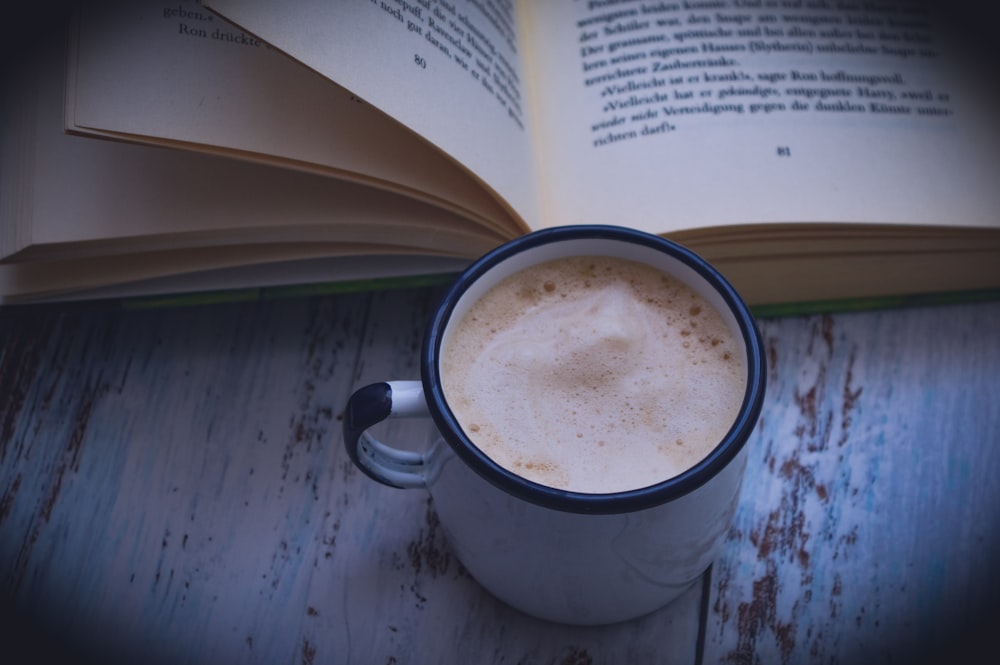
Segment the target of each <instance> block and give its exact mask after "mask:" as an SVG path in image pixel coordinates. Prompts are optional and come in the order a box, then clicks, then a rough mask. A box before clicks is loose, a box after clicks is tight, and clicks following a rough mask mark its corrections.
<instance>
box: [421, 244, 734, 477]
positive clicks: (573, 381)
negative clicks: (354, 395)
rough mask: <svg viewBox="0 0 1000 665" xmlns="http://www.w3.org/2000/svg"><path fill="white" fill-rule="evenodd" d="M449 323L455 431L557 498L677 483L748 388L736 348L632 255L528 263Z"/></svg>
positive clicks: (705, 313) (728, 421) (714, 317)
mask: <svg viewBox="0 0 1000 665" xmlns="http://www.w3.org/2000/svg"><path fill="white" fill-rule="evenodd" d="M454 326H455V329H454V332H453V333H452V335H451V337H450V341H449V344H448V346H447V347H446V348H444V349H443V351H442V357H441V381H442V387H443V390H444V395H445V398H446V399H447V400H448V403H449V405H450V406H451V409H452V411H453V412H454V414H455V416H456V418H457V420H458V422H459V424H460V425H461V427H462V429H463V430H465V432H466V434H467V435H468V436H469V438H470V440H471V441H472V442H473V443H474V444H475V445H476V446H477V447H478V448H480V449H481V450H482V451H483V452H484V453H485V454H487V455H488V456H490V457H491V458H492V459H493V460H495V461H496V462H497V463H498V464H500V465H502V466H503V467H505V468H507V469H508V470H510V471H512V472H513V473H516V474H518V475H520V476H523V477H524V478H526V479H528V480H532V481H534V482H537V483H541V484H543V485H548V486H550V487H555V488H559V489H564V490H571V491H575V492H587V493H608V492H620V491H624V490H631V489H636V488H639V487H647V486H650V485H654V484H655V483H657V482H660V481H662V480H665V479H667V478H670V477H673V476H676V475H678V474H679V473H681V472H682V471H684V470H685V469H687V468H689V467H691V466H693V465H694V464H695V463H697V462H698V461H699V460H701V459H702V458H704V457H705V456H706V455H708V453H709V452H711V450H712V449H713V448H715V446H717V445H718V444H719V442H720V441H722V439H723V437H724V436H725V434H726V432H727V431H728V430H729V428H730V427H731V426H732V424H733V422H734V421H735V420H736V415H737V414H738V413H739V410H740V406H741V404H742V402H743V394H744V392H745V390H746V363H745V359H744V354H743V352H742V350H741V349H740V348H739V345H740V344H741V343H742V342H740V341H739V340H737V339H736V338H735V337H734V336H733V334H732V333H731V332H730V330H729V329H728V327H727V326H726V324H725V323H724V322H723V320H722V317H721V316H720V314H719V313H718V312H717V311H716V310H715V308H714V307H713V306H712V305H711V304H710V303H709V302H708V301H706V300H705V299H704V298H702V297H701V296H700V295H699V294H698V293H696V292H695V291H694V290H692V289H691V288H690V287H689V286H687V285H686V284H685V283H684V282H682V281H680V280H679V279H677V278H675V277H672V276H671V275H669V274H666V273H664V272H662V271H661V270H658V269H656V268H653V267H651V266H649V265H647V264H645V263H639V262H637V261H632V260H628V259H623V258H616V257H608V256H571V257H566V258H561V259H555V260H553V261H549V262H546V263H541V264H537V265H533V266H530V267H528V268H525V269H524V270H522V271H520V272H518V273H515V274H513V275H510V276H508V277H506V278H505V279H504V280H503V281H501V282H500V283H499V284H497V285H496V286H494V287H492V288H491V289H490V290H489V291H488V292H487V293H486V294H484V295H483V296H482V297H480V298H479V299H478V300H477V301H476V302H475V303H474V304H473V305H472V306H471V307H470V309H469V310H468V311H467V312H466V313H465V315H464V316H463V317H462V319H461V321H459V322H458V323H456V324H454Z"/></svg>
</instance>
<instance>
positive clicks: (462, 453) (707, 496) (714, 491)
mask: <svg viewBox="0 0 1000 665" xmlns="http://www.w3.org/2000/svg"><path fill="white" fill-rule="evenodd" d="M587 255H603V256H612V257H617V258H624V259H629V260H634V261H640V262H643V263H647V264H649V265H651V266H653V267H655V268H657V269H659V270H661V271H663V272H665V273H667V274H669V275H672V276H673V277H675V278H678V279H680V280H681V281H683V282H684V283H685V284H686V285H687V286H689V287H690V288H691V289H693V290H694V291H695V292H696V293H698V294H699V295H700V296H701V297H702V298H704V299H705V300H706V301H708V302H709V303H710V304H711V305H712V306H713V307H714V308H715V309H716V311H717V312H718V313H719V314H720V315H721V316H722V318H723V320H724V321H725V322H726V324H727V326H728V327H729V329H730V331H731V332H732V333H733V335H734V336H735V337H736V338H737V339H739V340H742V350H743V351H744V353H745V361H746V363H745V365H746V368H747V370H746V371H747V377H746V390H745V393H744V399H743V403H742V406H741V408H740V411H739V414H738V415H737V417H736V419H735V421H734V422H733V424H732V426H731V428H730V429H729V430H728V432H727V434H726V435H725V436H724V437H723V439H722V440H721V441H720V442H719V444H718V445H717V446H716V447H715V448H714V449H713V450H712V451H711V452H710V453H709V454H708V455H706V456H705V457H704V458H703V459H702V460H700V461H698V462H697V463H695V464H694V465H693V466H691V467H690V468H688V469H686V470H685V471H683V472H681V473H680V474H678V475H676V476H674V477H671V478H667V479H664V480H663V481H662V482H659V483H656V484H653V485H649V486H645V487H638V488H635V489H630V490H627V491H621V492H613V493H606V494H590V493H583V492H574V491H568V490H564V489H558V488H554V487H548V486H545V485H542V484H540V483H538V482H534V481H530V480H527V479H525V478H523V477H521V476H519V475H517V474H516V473H514V472H512V471H510V470H509V469H506V468H504V467H503V466H501V465H499V464H498V463H496V462H495V461H494V460H493V459H491V458H490V457H489V456H488V455H486V454H485V453H484V452H483V451H482V450H480V449H479V448H478V447H477V446H476V445H475V444H474V443H473V441H472V440H471V439H470V437H469V436H468V435H467V433H466V432H465V431H463V428H462V426H461V424H460V423H459V421H458V419H457V418H456V417H455V415H454V413H453V412H452V409H451V407H450V405H449V404H448V400H447V399H446V397H445V394H444V391H443V389H442V381H441V374H440V371H441V369H440V359H441V356H442V352H443V349H444V348H446V347H447V344H448V343H449V340H450V336H451V334H452V333H453V331H454V326H453V323H454V322H457V321H459V320H460V319H461V317H462V315H463V314H464V313H465V311H467V309H468V308H469V307H470V306H471V304H472V303H474V302H475V301H476V300H478V299H479V298H480V297H481V296H482V295H483V294H484V293H485V292H486V291H488V290H489V289H490V288H491V287H492V286H494V285H495V284H497V283H498V282H500V281H501V280H502V279H503V278H505V277H506V276H508V275H511V274H513V273H515V272H517V271H519V270H522V269H524V268H526V267H529V266H531V265H534V264H536V263H541V262H545V261H549V260H553V259H557V258H561V257H565V256H587ZM765 382H766V368H765V358H764V353H763V342H762V340H761V337H760V333H759V331H758V330H757V327H756V324H755V321H754V319H753V317H752V315H751V313H750V311H749V308H748V307H747V305H746V304H745V303H744V302H743V300H742V299H741V298H740V297H739V295H738V294H737V293H736V291H735V290H734V289H733V287H732V286H731V285H730V284H729V283H728V282H727V281H726V280H725V279H724V278H723V277H722V275H721V274H720V273H718V271H716V270H715V269H714V268H713V267H712V266H711V265H709V264H708V263H707V262H706V261H704V260H703V259H702V258H701V257H699V256H697V255H695V254H694V253H692V252H690V251H689V250H687V249H686V248H684V247H682V246H680V245H677V244H676V243H672V242H670V241H667V240H664V239H662V238H659V237H657V236H651V235H648V234H645V233H641V232H638V231H635V230H632V229H626V228H622V227H609V226H573V227H557V228H553V229H546V230H544V231H539V232H535V233H533V234H529V235H527V236H524V237H522V238H519V239H518V240H515V241H513V242H511V243H507V244H506V245H504V246H502V247H500V248H498V249H496V250H494V251H493V252H490V253H489V254H487V255H486V256H484V257H482V258H481V259H479V260H478V261H477V262H475V263H474V264H473V265H472V266H470V267H469V269H467V270H466V271H465V272H464V273H463V274H462V275H461V276H460V277H459V278H458V280H457V281H456V283H455V284H454V285H453V286H452V288H451V289H449V290H448V292H447V293H446V294H445V296H444V298H443V299H442V302H441V304H440V306H439V307H438V309H437V310H436V311H435V313H434V316H433V317H432V320H431V322H430V324H429V325H428V328H427V332H426V334H425V339H424V346H423V349H422V355H421V377H420V381H419V382H418V381H414V380H404V381H388V382H384V383H380V384H372V385H370V386H366V387H365V388H362V389H360V390H358V391H356V392H355V393H354V395H352V397H351V400H350V401H349V403H348V406H347V409H346V410H345V419H344V440H345V444H346V446H347V449H348V452H349V454H350V456H351V459H352V460H353V461H354V463H355V464H356V465H357V466H358V467H359V468H360V469H361V470H362V471H364V472H365V473H366V474H367V475H369V476H370V477H371V478H373V479H375V480H378V481H379V482H382V483H385V484H388V485H393V486H396V487H401V488H424V489H426V490H427V491H429V492H430V494H431V496H432V497H433V500H434V506H435V510H436V511H437V514H438V516H439V519H440V521H441V525H442V527H443V529H444V531H445V533H446V534H447V537H448V540H449V542H450V543H451V545H452V547H453V548H454V550H455V553H456V555H457V556H458V558H459V559H460V560H461V562H462V564H463V565H464V566H465V568H466V569H467V570H468V571H469V572H470V574H471V575H472V576H473V577H474V578H475V579H476V580H478V581H479V583H480V584H482V586H483V587H485V588H486V589H487V590H489V591H490V592H491V593H492V594H494V595H495V596H496V597H498V598H499V599H500V600H502V601H504V602H506V603H508V604H510V605H511V606H513V607H516V608H518V609H520V610H522V611H524V612H526V613H528V614H531V615H534V616H537V617H540V618H543V619H546V620H550V621H556V622H560V623H569V624H585V625H594V624H605V623H613V622H618V621H623V620H626V619H631V618H634V617H638V616H641V615H644V614H647V613H649V612H651V611H653V610H655V609H658V608H660V607H662V606H664V605H665V604H667V603H669V602H670V601H671V600H673V599H675V598H676V597H677V596H678V595H680V594H681V593H683V592H684V591H685V590H686V589H688V588H690V586H691V585H692V584H693V583H695V582H696V581H697V580H698V579H699V577H700V576H701V575H702V573H704V571H705V570H706V569H707V568H708V566H710V565H711V563H712V561H713V560H714V559H715V558H716V557H717V556H718V552H719V547H720V546H721V543H722V541H723V539H724V537H725V534H726V532H727V531H728V529H729V527H730V524H731V521H732V517H733V513H734V511H735V506H736V502H737V497H738V494H739V490H740V485H741V479H742V477H743V470H744V467H745V464H746V450H745V445H744V444H745V443H746V441H747V439H748V438H749V437H750V434H751V432H752V430H753V429H754V427H755V425H756V421H757V419H758V417H759V413H760V408H761V404H762V402H763V397H764V388H765ZM428 415H429V416H430V417H431V418H432V419H433V421H434V424H435V426H436V427H437V429H438V431H439V433H440V435H441V436H440V440H439V441H438V442H437V444H436V445H434V446H432V448H431V449H430V450H428V451H427V452H425V453H412V452H404V451H402V450H399V449H397V448H394V447H393V446H390V445H386V444H384V443H382V442H379V441H377V440H375V439H373V438H372V437H371V436H370V435H369V434H368V432H367V431H366V429H367V428H368V427H369V426H371V425H372V424H374V423H375V422H378V421H379V420H382V419H384V418H386V417H398V416H428Z"/></svg>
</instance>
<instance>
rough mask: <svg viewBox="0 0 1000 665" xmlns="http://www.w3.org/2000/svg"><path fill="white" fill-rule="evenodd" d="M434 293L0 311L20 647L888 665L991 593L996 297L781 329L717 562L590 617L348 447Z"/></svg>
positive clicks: (2, 421) (998, 420) (251, 655)
mask: <svg viewBox="0 0 1000 665" xmlns="http://www.w3.org/2000/svg"><path fill="white" fill-rule="evenodd" d="M440 293H441V288H440V287H431V288H424V289H411V290H394V291H393V290H390V291H380V292H372V293H353V294H339V295H329V296H317V297H311V298H301V299H286V300H271V301H259V302H246V303H229V304H221V305H212V306H203V307H198V306H193V307H175V308H169V309H160V310H157V309H150V310H128V311H123V310H120V309H117V308H114V307H103V306H99V305H97V304H95V305H92V306H81V305H65V306H58V305H56V306H44V307H29V308H7V309H0V599H2V600H3V608H2V609H3V610H4V611H5V612H6V614H7V615H9V620H8V621H5V622H3V625H4V630H5V631H6V632H5V634H4V638H5V639H7V640H8V641H10V640H20V641H21V642H22V643H25V644H27V645H28V646H29V647H31V648H33V649H36V652H35V653H36V655H37V654H42V653H46V652H48V653H51V652H52V650H53V649H57V648H58V647H59V645H60V644H61V645H63V646H65V647H67V648H70V651H69V652H68V653H67V654H62V655H65V656H67V657H66V658H62V660H63V662H74V660H73V659H74V658H76V659H77V662H80V661H82V660H84V656H87V655H92V656H94V657H95V658H96V657H98V656H99V657H101V658H102V659H103V662H105V663H108V662H145V663H155V662H164V663H166V662H169V663H192V664H201V663H212V664H213V665H216V664H218V663H236V662H239V663H267V664H268V665H272V664H275V663H389V662H397V663H424V662H426V663H443V662H475V663H517V662H525V663H565V664H567V665H569V664H583V663H606V662H610V663H626V662H627V663H647V662H655V663H697V662H700V663H768V664H771V663H802V662H810V663H813V662H816V663H854V662H859V661H863V662H866V663H890V662H901V661H906V660H907V659H910V661H911V662H920V658H921V657H922V655H924V654H928V653H934V652H935V650H936V649H940V648H944V649H946V653H949V654H951V655H954V651H953V649H955V648H957V646H958V645H959V644H960V643H954V640H956V639H957V638H959V637H962V636H963V635H964V632H963V629H964V627H965V626H968V625H970V624H974V623H975V622H976V621H977V620H979V619H983V618H985V617H986V616H987V613H988V612H991V611H993V610H996V609H997V602H998V599H1000V573H998V572H997V568H996V565H995V562H996V561H997V560H1000V535H998V532H997V530H996V526H997V525H998V524H1000V519H998V517H1000V446H998V444H1000V434H998V433H1000V303H996V302H992V303H990V302H988V303H977V304H965V305H954V306H938V307H929V308H914V309H899V310H887V311H872V312H864V313H850V314H847V313H845V314H837V315H815V316H803V317H787V318H776V319H765V320H763V321H762V322H761V323H762V330H763V333H764V337H765V342H766V345H767V350H768V359H769V363H770V367H769V372H770V373H769V377H768V381H769V386H768V397H767V402H766V404H765V407H764V412H763V416H762V418H761V421H760V423H759V425H758V428H757V431H756V432H755V434H754V437H753V439H752V440H751V441H750V443H749V444H748V445H750V447H751V455H750V460H749V464H748V471H747V477H746V480H745V483H744V488H743V492H742V495H741V501H740V504H739V508H738V511H737V515H736V519H735V523H734V525H733V528H732V530H731V531H730V534H729V538H728V541H727V543H726V548H725V551H724V552H723V555H722V556H721V558H720V559H719V561H717V562H716V564H715V565H714V566H713V568H712V570H711V571H710V573H709V574H707V575H706V577H705V580H704V585H703V587H702V588H694V589H692V590H691V591H690V592H689V593H688V594H686V595H685V596H683V597H682V598H681V599H679V600H678V601H677V602H676V603H674V604H672V605H670V606H669V607H667V608H664V609H663V610H661V611H659V612H656V613H654V614H651V615H649V616H647V617H644V618H642V619H639V620H636V621H632V622H628V623H625V624H620V625H616V626H608V627H602V628H588V629H581V628H574V627H567V626H558V625H553V624H547V623H544V622H540V621H536V620H534V619H531V618H529V617H525V616H523V615H521V614H519V613H517V612H516V611H514V610H512V609H510V608H507V607H506V606H504V605H503V604H501V603H500V602H498V601H496V600H494V599H493V598H492V597H491V596H489V595H488V594H487V593H486V592H484V591H483V590H481V589H480V588H479V587H478V585H477V584H476V583H475V582H474V581H473V580H472V579H471V578H470V577H469V576H468V574H467V573H466V572H465V570H464V568H463V567H462V566H461V564H460V562H459V561H458V560H457V559H456V558H455V556H454V555H453V554H452V552H451V550H450V548H449V546H448V543H447V539H446V537H445V534H444V533H443V532H442V529H441V528H440V526H439V524H438V522H437V516H436V513H435V512H434V506H433V503H432V502H431V501H430V500H429V499H428V497H427V495H426V494H423V493H421V492H418V491H401V490H394V489H391V488H387V487H383V486H381V485H377V484H375V483H373V482H371V481H369V480H368V479H367V478H365V477H364V476H363V475H362V474H360V473H358V472H357V471H356V470H355V468H354V467H353V465H352V464H351V463H350V461H349V460H348V459H347V456H346V454H345V452H344V450H343V445H342V442H341V440H340V428H341V423H340V419H341V417H342V414H341V409H342V408H343V404H344V402H345V401H346V397H347V396H348V394H349V393H350V392H351V391H352V390H353V389H354V388H356V387H357V386H359V385H362V384H364V383H368V382H372V381H379V380H386V379H405V378H416V377H417V375H418V371H419V370H418V366H419V363H418V349H419V347H420V339H421V335H422V332H423V325H424V322H425V321H426V320H427V318H428V316H429V314H430V312H431V310H432V308H433V306H434V303H435V301H436V299H437V297H438V296H439V295H440ZM380 427H383V428H384V429H383V430H381V432H380V433H381V434H382V435H383V436H385V437H386V438H389V439H392V440H394V441H397V440H398V441H401V442H405V443H406V445H407V446H409V447H412V448H413V449H420V448H422V447H423V446H425V445H427V443H428V442H429V440H430V437H431V436H432V431H431V430H430V427H429V423H425V422H421V421H413V420H407V419H401V420H397V421H390V422H388V423H384V424H383V425H381V426H380ZM0 618H4V617H0ZM950 641H951V642H953V643H951V644H949V642H950ZM46 650H47V651H46ZM4 662H6V661H4Z"/></svg>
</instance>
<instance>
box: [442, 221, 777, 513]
mask: <svg viewBox="0 0 1000 665" xmlns="http://www.w3.org/2000/svg"><path fill="white" fill-rule="evenodd" d="M567 256H609V257H615V258H622V259H628V260H632V261H637V262H641V263H645V264H647V265H649V266H652V267H654V268H656V269H657V270H659V271H661V272H663V273H666V274H668V275H670V276H672V277H674V278H676V279H678V280H680V281H682V282H684V283H685V284H686V285H688V286H689V287H690V288H691V289H692V290H694V291H695V292H696V293H697V294H698V295H700V296H701V297H702V298H704V299H705V300H706V301H707V302H708V303H710V304H711V305H712V306H713V307H714V308H715V309H716V311H717V312H718V313H719V314H720V316H721V317H722V319H723V321H724V322H725V324H726V325H727V326H728V327H729V330H730V332H731V333H732V334H733V335H734V337H735V338H736V339H739V340H742V341H743V343H742V344H741V345H740V349H741V351H742V352H743V356H744V361H745V366H746V368H747V377H746V386H745V394H744V400H743V405H742V407H741V409H740V412H739V414H738V416H737V418H736V421H735V422H734V423H733V425H732V427H731V428H730V430H729V432H728V433H727V435H726V436H725V437H724V438H723V440H722V441H721V442H720V443H719V445H718V446H716V448H715V449H714V450H713V451H712V452H711V453H710V454H709V455H708V456H707V457H705V458H704V459H703V460H701V461H700V462H699V463H697V464H695V465H694V466H692V467H690V468H688V469H687V470H686V471H684V472H682V473H681V474H679V475H677V476H674V477H673V478H669V479H665V480H664V481H663V482H660V483H657V484H655V485H651V486H649V487H642V488H637V489H635V490H627V491H622V492H614V493H608V494H588V493H583V492H573V491H568V490H562V489H557V488H552V487H548V486H545V485H541V484H539V483H536V482H533V481H530V480H528V479H525V478H523V477H521V476H519V475H517V474H516V473H514V472H512V471H510V470H509V469H507V468H506V467H503V466H501V465H500V464H498V463H496V462H494V461H493V460H492V458H490V457H489V456H488V455H486V454H485V453H484V452H482V451H481V450H480V449H479V448H478V447H477V446H476V445H475V444H474V443H473V442H472V440H471V439H470V438H469V437H468V436H467V435H466V433H465V432H464V431H463V429H462V427H461V425H460V424H459V422H458V420H457V419H456V418H455V416H454V414H453V413H452V411H451V409H450V407H449V406H448V403H447V399H446V397H445V395H444V394H443V389H442V387H441V378H440V364H439V361H440V357H441V353H442V350H443V349H446V348H447V345H448V344H449V342H450V340H451V336H452V333H453V330H454V326H451V325H449V323H450V322H452V321H454V322H456V323H457V322H458V321H460V320H461V318H462V317H463V316H464V315H465V313H466V312H467V311H468V309H469V308H470V307H471V306H472V305H473V304H474V303H475V302H477V301H478V300H479V299H480V298H481V297H482V296H483V295H485V293H486V292H487V291H489V289H491V288H492V287H493V286H495V285H496V284H498V283H499V282H500V281H502V280H503V279H504V278H506V277H507V276H509V275H512V274H514V273H516V272H518V271H520V270H523V269H525V268H528V267H529V266H533V265H536V264H539V263H544V262H547V261H551V260H555V259H559V258H563V257H567ZM422 362H423V367H422V378H423V382H424V392H425V395H426V396H427V397H428V402H429V407H430V411H431V415H432V417H433V418H434V419H435V421H436V424H437V426H438V429H439V430H440V431H441V433H442V436H443V437H444V438H445V440H446V441H448V443H449V444H450V445H451V447H452V448H453V449H454V450H455V452H456V453H457V454H458V455H459V457H460V458H462V459H463V460H464V461H465V462H466V463H467V464H469V465H470V466H472V467H473V468H474V469H475V470H476V471H477V472H479V473H480V475H482V476H484V477H485V478H486V479H487V480H489V481H490V482H492V483H494V484H495V485H498V486H499V487H501V488H502V489H504V490H505V491H507V492H509V493H511V494H514V495H515V496H520V497H521V498H524V499H527V500H529V501H532V502H534V503H539V504H542V505H546V506H550V507H552V508H555V509H560V510H568V511H571V512H598V513H608V512H623V511H629V510H636V509H640V508H642V507H647V506H652V505H657V504H659V503H663V502H666V501H669V500H672V499H673V498H676V497H678V496H681V495H683V494H686V493H687V492H690V491H692V490H694V489H696V488H697V487H699V486H701V485H702V484H704V482H706V481H707V480H708V479H709V478H711V477H712V476H714V475H715V474H716V473H718V471H720V470H721V469H722V468H723V467H724V466H725V465H726V463H728V462H729V460H731V459H732V458H733V457H735V455H736V454H737V453H738V452H739V451H740V449H741V448H742V446H743V443H744V442H745V441H746V438H747V437H748V436H749V434H750V431H751V430H752V428H753V426H754V424H755V422H756V419H757V416H758V414H759V410H760V403H761V401H762V399H763V383H764V376H765V373H764V371H763V362H764V359H763V354H762V343H761V340H760V334H759V332H758V331H757V328H756V325H755V323H754V321H753V317H752V316H751V314H750V311H749V308H748V307H747V306H746V304H745V303H744V302H743V300H742V299H741V298H740V297H739V295H738V294H737V293H736V292H735V290H734V289H733V288H732V286H731V285H729V283H728V282H727V281H726V280H725V279H724V278H723V277H722V276H721V275H720V274H719V273H718V272H717V271H716V270H715V269H714V268H713V267H712V266H710V265H709V264H708V263H707V262H706V261H705V260H704V259H702V258H700V257H699V256H697V255H695V254H694V253H692V252H690V250H687V249H686V248H684V247H682V246H680V245H678V244H676V243H673V242H670V241H667V240H665V239H663V238H660V237H658V236H652V235H649V234H646V233H643V232H639V231H635V230H633V229H627V228H623V227H614V226H610V227H609V226H590V225H587V226H566V227H556V228H552V229H545V230H543V231H537V232H535V233H532V234H528V235H526V236H523V237H521V238H519V239H517V240H514V241H512V242H509V243H507V244H505V245H503V246H501V247H499V248H497V249H496V250H494V251H493V252H490V253H489V254H487V255H485V256H484V257H482V258H481V259H480V260H478V261H477V262H475V263H474V264H473V265H471V266H470V267H469V268H468V269H467V270H466V271H465V272H464V273H463V274H462V275H461V276H460V277H459V278H458V280H457V281H456V283H455V284H454V285H453V286H452V288H451V289H450V290H449V292H448V293H447V294H446V295H445V297H444V299H443V301H442V304H441V306H440V307H439V309H438V311H437V314H436V316H435V317H434V319H433V320H432V322H431V324H430V326H429V328H428V334H427V336H426V338H425V347H424V354H423V358H422Z"/></svg>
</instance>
